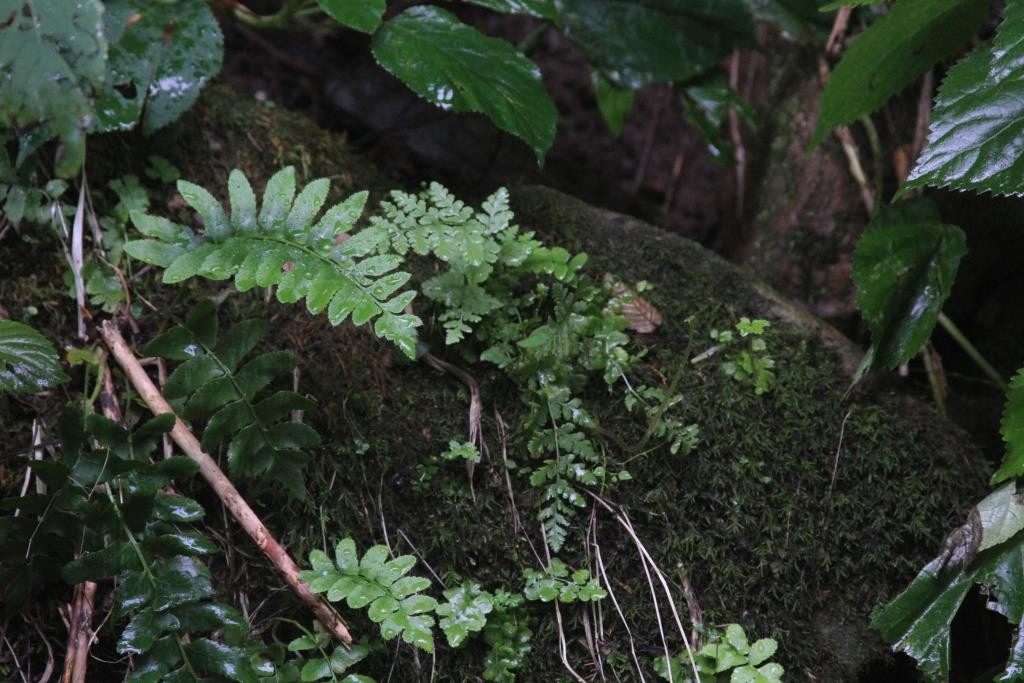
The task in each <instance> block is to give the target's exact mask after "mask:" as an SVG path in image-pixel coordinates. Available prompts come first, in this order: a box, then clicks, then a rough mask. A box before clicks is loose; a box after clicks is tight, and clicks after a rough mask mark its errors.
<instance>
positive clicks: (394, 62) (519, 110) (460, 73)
mask: <svg viewBox="0 0 1024 683" xmlns="http://www.w3.org/2000/svg"><path fill="white" fill-rule="evenodd" d="M372 49H373V54H374V57H376V58H377V61H378V62H380V64H381V66H383V67H384V68H385V69H387V70H388V71H390V72H391V73H392V74H394V75H395V76H396V77H398V78H399V79H400V80H401V81H403V82H404V83H405V84H406V85H408V86H409V87H410V88H411V89H412V90H413V92H415V93H416V94H417V95H419V96H420V97H422V98H424V99H426V100H428V101H430V102H432V103H434V104H436V105H437V106H439V107H441V108H442V109H448V110H452V111H458V112H468V111H475V112H480V113H482V114H485V115H486V116H487V117H488V118H490V119H491V121H493V122H494V123H495V125H497V126H498V127H499V128H501V129H502V130H505V131H507V132H509V133H512V134H513V135H515V136H517V137H519V138H522V139H523V140H524V141H525V142H526V143H527V144H529V145H530V146H531V147H532V148H533V150H534V152H536V154H537V158H538V160H541V161H542V160H543V158H544V155H545V153H546V152H547V150H548V149H549V148H550V147H551V144H552V143H553V142H554V140H555V124H556V122H557V118H558V112H557V111H556V109H555V105H554V103H552V101H551V98H550V97H549V96H548V93H547V91H546V90H545V89H544V84H543V83H542V82H541V78H540V70H539V69H538V68H537V66H536V64H534V63H533V62H531V61H530V60H529V59H527V58H526V57H525V56H524V55H523V54H522V53H520V52H518V51H517V50H516V49H515V48H514V47H512V46H511V45H509V44H508V43H506V42H505V41H503V40H499V39H497V38H490V37H488V36H485V35H484V34H482V33H480V32H479V31H477V30H476V29H474V28H472V27H470V26H467V25H465V24H462V23H461V22H459V21H458V19H456V18H455V16H453V15H452V14H450V13H449V12H446V11H445V10H442V9H440V8H438V7H431V6H422V5H421V6H416V7H412V8H410V9H407V10H405V11H404V12H402V13H401V14H399V15H398V16H397V17H395V18H394V19H392V20H391V21H388V22H386V23H385V24H384V25H383V26H382V27H381V28H380V29H379V30H378V31H377V33H376V34H375V35H374V37H373V44H372ZM424 55H429V56H430V58H429V59H424Z"/></svg>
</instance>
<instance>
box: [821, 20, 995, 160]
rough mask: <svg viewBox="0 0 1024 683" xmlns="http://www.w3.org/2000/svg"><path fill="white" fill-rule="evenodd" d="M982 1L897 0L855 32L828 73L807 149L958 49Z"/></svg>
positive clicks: (974, 26)
mask: <svg viewBox="0 0 1024 683" xmlns="http://www.w3.org/2000/svg"><path fill="white" fill-rule="evenodd" d="M988 6H989V3H988V1H987V0H899V2H896V3H894V4H893V6H892V9H890V10H889V11H888V12H887V13H886V14H885V15H883V16H882V17H880V18H878V19H877V20H876V21H875V22H874V23H873V24H872V25H871V26H870V27H869V28H868V29H867V30H865V31H864V32H863V33H861V34H860V35H859V36H858V37H857V39H856V40H854V41H853V44H852V45H851V46H850V47H849V48H848V49H847V50H846V51H845V52H844V53H843V58H842V59H841V60H839V63H838V64H837V65H836V67H835V69H833V71H832V73H831V74H830V75H829V78H828V83H827V84H826V86H825V92H824V93H822V96H821V104H820V107H819V113H818V125H817V129H816V130H815V133H814V139H813V140H812V145H816V144H818V143H819V142H821V140H823V139H824V138H825V136H826V135H828V134H829V133H830V132H831V131H832V130H833V129H834V128H836V127H838V126H844V125H846V124H848V123H852V122H853V121H856V120H857V119H859V118H860V117H861V116H865V115H867V114H870V113H871V112H873V111H875V110H876V109H878V108H879V107H881V106H882V105H883V104H885V102H886V101H888V99H889V98H890V97H892V96H893V95H895V94H896V93H898V92H900V91H901V90H903V88H905V87H906V86H907V85H909V84H910V83H912V82H913V81H914V80H915V79H916V78H917V77H918V76H920V75H921V74H922V73H924V72H925V71H927V70H928V69H930V68H932V66H934V65H935V63H936V62H939V61H940V60H942V59H944V58H946V57H948V56H949V55H951V54H953V53H954V52H955V51H956V50H958V49H960V48H961V47H963V46H964V45H965V44H966V43H967V41H968V40H969V39H970V38H971V36H973V35H974V34H975V32H976V31H977V30H978V28H979V27H980V26H981V22H982V21H984V19H985V17H986V16H987V15H988Z"/></svg>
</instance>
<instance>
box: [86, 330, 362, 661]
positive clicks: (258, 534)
mask: <svg viewBox="0 0 1024 683" xmlns="http://www.w3.org/2000/svg"><path fill="white" fill-rule="evenodd" d="M101 333H102V335H103V340H104V341H105V342H106V344H107V347H108V348H109V349H110V351H111V353H112V354H113V355H114V358H115V359H117V362H118V364H119V365H120V366H121V369H122V370H123V371H124V373H125V375H126V376H127V378H128V380H129V381H130V382H131V383H132V386H133V387H134V388H135V390H136V391H138V392H139V395H140V396H141V397H142V399H143V400H144V401H145V402H146V405H148V406H149V409H150V410H151V411H153V414H155V415H162V414H164V413H171V414H173V413H174V411H173V410H172V409H171V406H170V405H168V403H167V400H166V399H165V398H164V397H163V395H161V393H160V391H159V390H158V389H157V388H156V386H155V385H154V384H153V381H152V380H151V379H150V378H149V375H147V374H146V371H145V370H144V369H143V368H142V366H141V365H139V361H138V359H137V358H136V357H135V354H134V353H132V351H131V349H129V348H128V344H127V343H126V342H125V340H124V337H122V336H121V332H120V331H119V330H118V329H117V326H116V325H115V324H114V323H112V322H111V321H105V322H104V323H103V325H102V326H101ZM171 438H173V439H174V441H175V443H177V444H178V447H179V448H181V450H182V451H183V452H184V453H185V454H186V455H187V456H188V457H190V458H192V459H193V460H195V461H196V463H198V465H199V473H200V474H201V475H202V476H203V478H204V479H206V481H207V483H209V484H210V486H211V487H212V488H213V490H214V492H215V493H216V494H217V496H218V497H219V498H220V500H221V502H222V503H223V504H224V506H225V507H226V508H227V509H228V510H229V511H230V512H231V514H232V516H233V517H234V518H235V520H236V521H238V523H239V524H240V525H241V526H242V528H243V529H244V530H245V531H246V533H248V534H249V536H250V537H251V538H252V540H253V541H254V542H255V543H256V547H257V548H259V549H260V550H261V551H262V552H263V554H264V555H266V556H267V558H268V559H269V560H270V561H271V563H272V564H273V565H274V567H276V568H277V570H278V571H279V572H280V573H281V575H282V577H284V580H285V582H286V583H287V584H288V585H289V586H290V587H291V589H292V590H293V591H294V592H295V594H296V595H298V597H299V599H301V600H302V601H303V602H304V603H306V605H307V606H308V607H309V608H310V609H311V610H312V611H313V613H314V614H315V615H316V617H317V619H319V620H320V623H322V624H323V625H324V626H325V627H326V628H327V630H328V632H330V633H332V634H333V635H334V636H335V637H336V638H337V639H338V640H340V641H341V642H342V643H344V644H346V645H348V644H350V643H351V642H352V636H351V635H350V634H349V631H348V628H347V627H346V625H345V622H344V620H342V618H341V615H339V614H338V613H337V612H336V611H335V610H334V608H333V607H332V606H331V605H329V604H328V603H326V602H324V601H323V600H322V599H321V598H320V597H319V596H317V595H316V594H314V593H313V592H312V591H311V590H310V589H309V586H308V585H307V584H306V583H305V582H304V581H302V580H301V579H300V578H299V568H298V565H296V564H295V560H293V559H292V557H291V556H290V555H289V554H288V551H287V550H285V549H284V547H282V546H281V544H280V543H279V542H278V541H277V539H276V538H274V537H273V535H271V533H270V530H269V529H267V527H266V525H264V524H263V522H262V520H260V518H259V517H258V516H257V515H256V513H255V512H254V511H253V509H252V508H251V507H249V504H248V503H247V502H246V500H245V499H244V498H243V497H242V494H240V493H239V492H238V489H236V488H235V486H234V484H232V483H231V480H230V479H228V478H227V476H225V474H224V472H222V471H221V469H220V467H218V466H217V463H216V462H215V461H214V460H213V458H211V457H210V456H209V455H208V454H207V453H206V452H204V451H203V448H202V446H201V445H200V444H199V440H198V439H196V437H195V435H194V434H193V433H192V432H191V431H189V429H188V427H186V426H185V423H184V422H182V421H181V419H180V418H178V419H175V423H174V428H173V429H172V430H171Z"/></svg>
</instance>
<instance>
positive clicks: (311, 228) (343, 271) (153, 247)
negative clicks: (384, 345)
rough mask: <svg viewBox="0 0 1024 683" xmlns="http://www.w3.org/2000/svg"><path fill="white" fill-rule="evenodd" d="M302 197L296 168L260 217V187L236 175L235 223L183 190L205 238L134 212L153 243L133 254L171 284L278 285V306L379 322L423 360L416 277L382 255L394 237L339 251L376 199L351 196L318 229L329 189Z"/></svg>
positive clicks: (353, 240) (184, 186)
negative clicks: (414, 309) (413, 308)
mask: <svg viewBox="0 0 1024 683" xmlns="http://www.w3.org/2000/svg"><path fill="white" fill-rule="evenodd" d="M295 190H296V188H295V169H294V168H293V167H291V166H288V167H286V168H284V169H282V170H280V171H278V172H277V173H275V174H274V176H273V177H271V179H270V180H269V181H268V182H267V187H266V190H265V191H264V194H263V202H262V206H260V207H259V210H258V212H257V202H256V195H255V193H254V192H253V190H252V186H251V185H250V184H249V180H248V179H247V178H246V177H245V175H244V174H243V173H242V172H241V171H239V170H237V169H236V170H234V171H232V172H231V175H230V178H229V180H228V194H229V199H230V206H231V213H230V215H228V213H227V212H225V210H224V207H223V206H221V204H220V202H219V201H217V199H216V198H215V197H214V196H213V195H212V194H210V193H209V192H208V191H207V190H205V189H204V188H202V187H199V186H198V185H195V184H193V183H190V182H187V181H184V180H181V181H178V191H179V192H180V193H181V196H182V197H183V198H184V199H185V201H186V202H188V204H189V205H190V206H191V207H192V208H193V209H195V211H196V212H197V213H198V214H199V216H200V218H202V220H203V232H202V233H197V232H195V231H193V230H192V229H191V228H189V227H187V226H183V225H178V224H175V223H172V222H171V221H169V220H167V219H166V218H161V217H157V216H151V215H148V214H142V213H133V214H132V222H133V223H134V225H135V227H136V228H138V230H139V231H140V232H141V233H142V234H143V235H145V236H146V238H147V239H142V240H134V241H130V242H128V243H127V244H126V245H125V251H127V252H128V254H129V255H131V256H132V257H134V258H137V259H139V260H141V261H145V262H147V263H152V264H155V265H158V266H162V267H164V268H165V269H166V270H165V271H164V276H163V281H164V282H166V283H175V282H181V281H183V280H186V279H188V278H191V277H194V276H197V275H198V276H202V277H206V278H209V279H212V280H226V279H229V278H234V282H235V286H236V287H237V288H238V290H239V291H246V290H248V289H251V288H252V287H256V286H260V287H269V286H271V285H276V286H277V299H278V301H281V302H282V303H295V302H298V301H301V300H302V299H305V300H306V307H307V308H308V309H309V311H310V313H313V314H318V313H320V312H322V311H324V310H326V311H327V317H328V319H329V320H330V321H331V324H332V325H339V324H341V323H342V322H343V321H344V320H345V319H346V318H348V317H349V316H351V318H352V322H353V323H354V324H356V325H362V324H364V323H367V322H369V321H371V320H375V321H376V322H375V323H374V331H375V332H376V334H377V335H378V336H381V337H384V338H385V339H388V340H390V341H392V342H393V343H395V344H397V345H398V347H399V348H401V349H402V351H403V352H404V353H405V354H406V355H407V356H409V357H410V358H412V357H414V356H415V352H416V334H415V329H416V327H418V326H419V325H420V324H421V322H420V319H419V318H417V317H416V316H415V315H412V314H408V313H404V310H405V308H406V306H407V305H408V304H409V303H410V302H411V301H412V299H413V296H414V295H415V294H414V292H412V291H405V292H401V293H398V291H399V290H400V289H401V288H402V287H403V286H404V285H405V284H406V283H407V282H408V280H409V274H408V273H405V272H402V271H399V270H396V269H397V268H398V267H399V265H401V262H402V258H401V257H400V256H399V255H398V254H396V253H394V252H393V251H391V250H389V249H384V248H381V247H382V246H384V245H385V244H386V243H387V240H388V235H387V233H386V232H385V231H383V230H381V229H380V228H379V227H374V226H371V227H369V228H366V229H364V230H361V231H359V232H356V233H355V234H353V235H352V236H351V237H349V238H348V239H346V240H344V241H341V242H340V243H337V244H336V243H335V240H336V238H337V237H338V235H340V234H341V233H343V232H352V231H353V230H354V225H355V222H356V221H357V220H358V219H359V217H360V215H362V212H363V207H364V205H365V204H366V197H367V193H366V192H359V193H357V194H354V195H351V196H350V197H349V198H348V199H346V200H345V201H343V202H342V203H340V204H338V205H336V206H334V207H331V208H330V209H328V210H327V211H326V212H325V213H324V214H323V216H322V217H321V218H320V220H319V221H316V222H314V221H315V220H316V217H317V215H318V214H319V213H320V210H321V208H322V207H323V205H324V202H325V201H326V199H327V194H328V191H329V190H330V181H329V180H328V179H326V178H320V179H318V180H314V181H312V182H311V183H309V184H308V185H307V186H306V187H305V188H304V189H303V190H302V191H301V192H300V193H299V194H298V196H297V197H296V196H295Z"/></svg>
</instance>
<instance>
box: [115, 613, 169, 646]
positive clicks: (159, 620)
mask: <svg viewBox="0 0 1024 683" xmlns="http://www.w3.org/2000/svg"><path fill="white" fill-rule="evenodd" d="M179 627H180V623H179V621H178V619H177V617H175V616H174V615H172V614H167V613H157V612H155V611H153V610H152V609H144V610H142V611H141V612H139V613H138V614H136V615H135V616H134V617H132V620H131V621H130V622H128V625H127V626H125V628H124V631H122V632H121V637H120V638H119V639H118V641H117V651H118V652H119V653H120V654H123V655H124V654H133V655H140V654H142V653H143V652H146V651H147V650H149V649H150V648H151V647H153V644H154V643H156V641H157V639H158V638H159V637H160V636H162V635H163V634H164V633H165V632H167V631H175V630H177V629H178V628H179Z"/></svg>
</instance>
